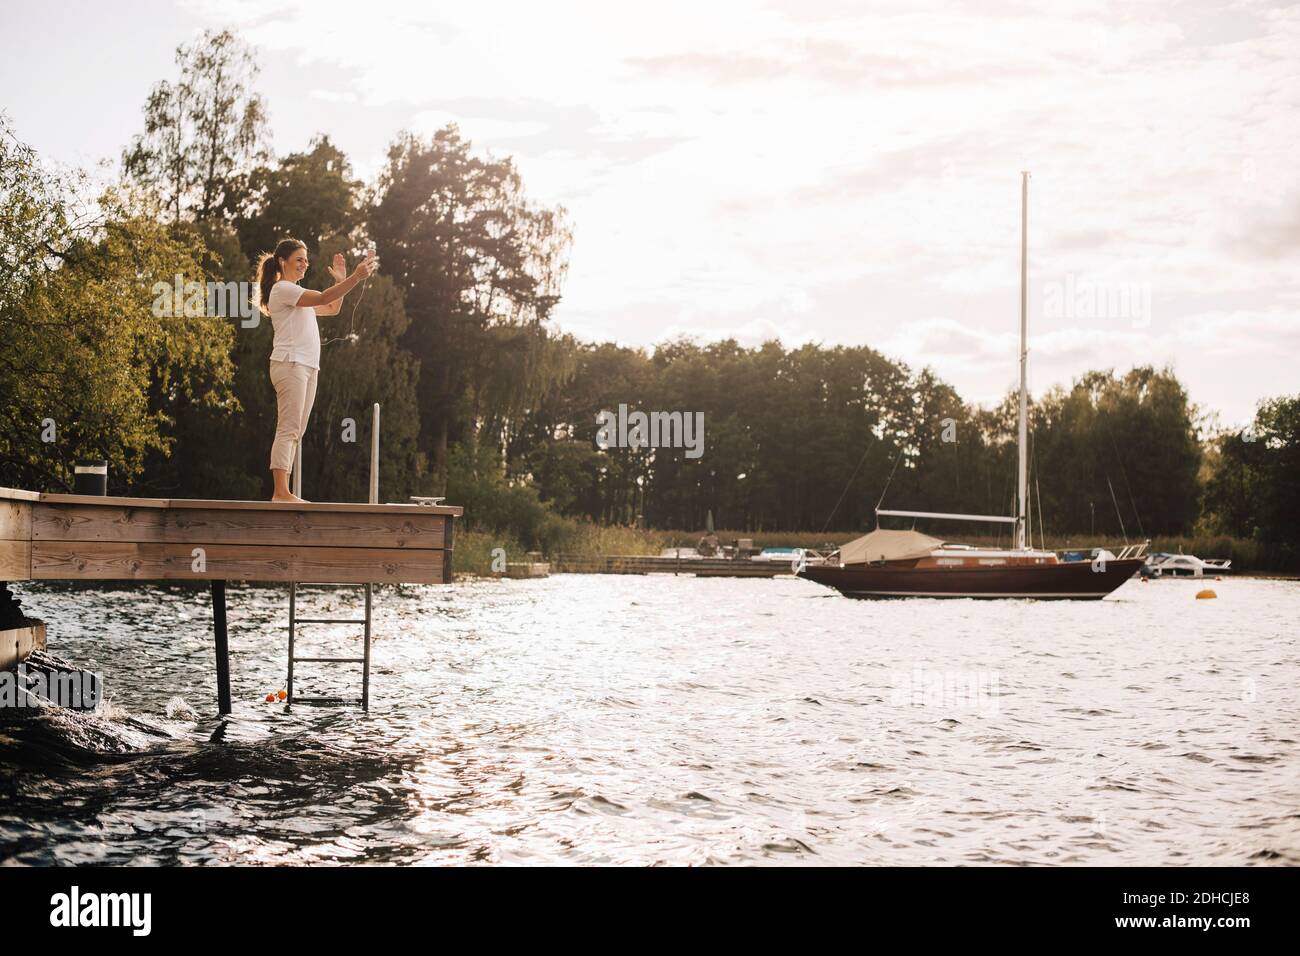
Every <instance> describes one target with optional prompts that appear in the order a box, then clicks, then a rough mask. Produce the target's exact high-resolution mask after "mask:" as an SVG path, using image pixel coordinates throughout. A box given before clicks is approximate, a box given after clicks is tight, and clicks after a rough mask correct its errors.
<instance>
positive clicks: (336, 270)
mask: <svg viewBox="0 0 1300 956" xmlns="http://www.w3.org/2000/svg"><path fill="white" fill-rule="evenodd" d="M328 271H329V274H330V278H332V279H333V280H334V281H335V282H342V281H343V280H344V279H346V278H347V277H348V261H347V260H346V259H344V258H343V253H341V252H336V253H334V262H333V264H332V265H331V266H330V267H329V270H328Z"/></svg>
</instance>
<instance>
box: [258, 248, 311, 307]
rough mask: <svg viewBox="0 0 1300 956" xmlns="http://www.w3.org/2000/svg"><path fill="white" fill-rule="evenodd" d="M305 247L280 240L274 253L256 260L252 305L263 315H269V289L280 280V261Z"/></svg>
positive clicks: (263, 255) (265, 254)
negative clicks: (255, 290)
mask: <svg viewBox="0 0 1300 956" xmlns="http://www.w3.org/2000/svg"><path fill="white" fill-rule="evenodd" d="M306 248H307V246H306V245H304V244H303V243H301V242H299V241H298V240H297V239H281V240H280V241H279V242H278V243H276V246H275V252H264V253H262V254H261V255H260V256H259V257H258V259H257V267H256V268H255V269H254V270H253V284H254V285H255V286H256V287H257V292H258V301H257V302H255V303H254V305H256V306H257V307H258V308H259V309H261V311H262V314H263V315H270V314H271V311H270V306H269V303H270V301H271V289H272V287H274V286H275V283H276V282H277V281H278V280H279V278H280V273H281V269H280V260H281V259H286V258H288V257H289V256H291V255H293V253H294V251H295V250H297V249H306Z"/></svg>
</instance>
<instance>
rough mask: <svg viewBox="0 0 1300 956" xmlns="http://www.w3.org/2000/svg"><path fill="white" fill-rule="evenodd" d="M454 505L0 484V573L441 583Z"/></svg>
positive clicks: (34, 577)
mask: <svg viewBox="0 0 1300 956" xmlns="http://www.w3.org/2000/svg"><path fill="white" fill-rule="evenodd" d="M461 513H462V509H460V508H456V507H451V506H447V505H441V506H437V507H433V506H427V505H415V504H376V505H371V504H352V503H347V502H311V503H304V504H281V503H278V502H270V501H216V500H199V499H178V498H110V497H93V496H88V495H45V494H37V493H35V492H30V491H16V490H13V489H9V488H0V581H57V580H109V581H296V582H311V583H315V584H438V583H447V582H450V581H451V575H452V544H453V532H452V522H453V519H454V518H455V517H457V516H459V515H460V514H461Z"/></svg>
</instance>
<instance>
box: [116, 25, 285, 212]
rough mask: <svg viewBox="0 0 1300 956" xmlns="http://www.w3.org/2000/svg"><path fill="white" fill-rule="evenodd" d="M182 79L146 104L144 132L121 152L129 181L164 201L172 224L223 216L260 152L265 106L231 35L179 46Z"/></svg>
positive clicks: (248, 55)
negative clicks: (237, 183) (231, 193)
mask: <svg viewBox="0 0 1300 956" xmlns="http://www.w3.org/2000/svg"><path fill="white" fill-rule="evenodd" d="M176 65H177V66H178V67H180V78H179V79H178V80H177V81H176V82H174V83H172V82H169V81H167V80H163V81H161V82H159V83H158V84H157V85H155V86H154V88H153V89H152V90H151V91H150V93H149V99H148V100H147V102H146V103H145V110H144V132H143V133H141V134H140V135H138V136H136V137H135V139H134V140H133V141H132V142H131V145H130V146H129V147H128V148H127V149H126V150H125V151H124V152H123V154H122V166H123V171H124V172H125V174H126V176H127V178H128V179H129V180H130V181H131V182H132V183H135V184H136V185H138V186H140V187H142V188H144V189H145V190H147V191H149V192H150V193H152V194H153V195H155V196H157V197H159V199H160V200H161V201H162V204H163V206H164V208H165V209H166V210H168V211H169V212H170V214H171V217H172V221H173V222H174V223H179V222H180V221H181V220H182V218H183V217H184V216H186V215H191V216H192V217H193V218H194V219H197V220H199V221H204V220H207V219H210V218H212V217H214V216H218V215H219V214H221V213H223V211H224V209H225V205H226V202H227V192H228V190H230V189H231V187H232V185H233V183H234V181H235V180H236V178H237V177H238V175H239V174H240V173H241V172H242V171H243V169H244V168H245V166H246V165H247V164H248V163H251V162H252V161H254V160H256V159H257V158H259V157H261V156H263V155H265V152H264V150H263V149H262V147H261V140H262V137H263V135H264V127H265V124H266V109H265V105H264V104H263V102H262V99H261V97H260V96H258V95H257V94H256V93H254V92H253V91H252V84H253V82H254V81H255V79H256V77H257V72H258V68H257V62H256V60H255V59H254V58H253V54H252V51H251V50H250V49H249V48H248V45H247V44H245V43H244V42H243V41H242V40H240V39H239V38H238V37H237V36H235V34H233V33H231V32H230V31H229V30H222V31H215V30H205V31H204V33H203V35H202V37H200V38H199V39H198V40H196V41H195V42H194V43H192V44H190V45H188V46H186V45H184V44H182V45H181V46H179V47H177V48H176Z"/></svg>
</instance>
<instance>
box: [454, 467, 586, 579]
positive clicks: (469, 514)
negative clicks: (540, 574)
mask: <svg viewBox="0 0 1300 956" xmlns="http://www.w3.org/2000/svg"><path fill="white" fill-rule="evenodd" d="M447 494H448V497H449V500H451V501H454V502H456V504H458V505H461V506H462V507H464V509H465V521H464V524H465V527H466V529H467V530H471V531H484V532H489V533H492V534H496V535H499V536H502V538H503V540H504V538H505V537H506V536H509V537H512V538H515V539H517V540H518V541H519V542H520V544H522V545H523V548H524V550H526V551H543V552H546V553H548V554H551V553H555V552H558V551H562V550H564V547H565V545H566V543H567V542H569V541H571V540H572V538H573V535H574V534H575V533H576V528H577V525H576V523H575V522H574V521H572V520H570V519H566V518H562V517H560V516H559V515H557V514H555V513H554V512H553V511H551V509H550V508H548V507H547V506H546V505H545V504H543V502H542V501H541V499H540V498H539V497H538V493H537V489H536V488H535V487H533V486H532V485H530V484H527V483H525V482H524V481H522V480H516V481H511V480H508V479H507V478H506V477H505V474H504V472H503V470H502V468H501V466H500V464H499V462H498V461H497V459H496V455H495V453H494V452H493V451H492V450H491V449H488V448H486V447H479V448H478V449H474V448H473V447H472V446H470V445H457V446H455V447H454V448H453V449H452V450H451V454H450V455H449V460H448V471H447ZM502 546H503V547H504V545H502ZM511 560H515V559H514V558H512V559H511Z"/></svg>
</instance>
